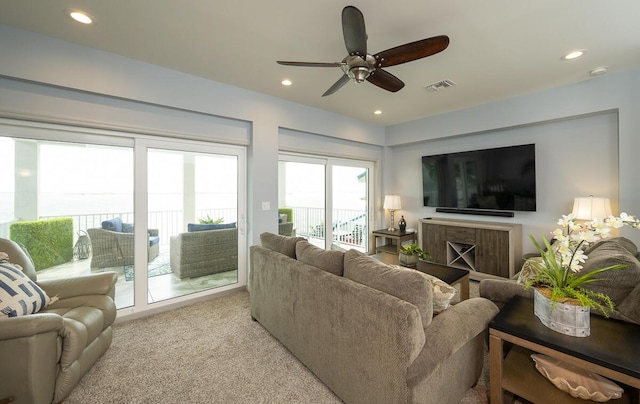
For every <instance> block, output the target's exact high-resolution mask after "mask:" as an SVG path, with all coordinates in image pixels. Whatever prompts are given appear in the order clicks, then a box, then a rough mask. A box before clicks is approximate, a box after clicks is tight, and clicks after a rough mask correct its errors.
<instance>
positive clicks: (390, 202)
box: [382, 195, 402, 210]
mask: <svg viewBox="0 0 640 404" xmlns="http://www.w3.org/2000/svg"><path fill="white" fill-rule="evenodd" d="M382 207H383V208H384V209H388V210H396V209H402V203H401V202H400V197H399V196H398V195H385V196H384V205H383V206H382Z"/></svg>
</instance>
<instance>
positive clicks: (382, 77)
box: [278, 6, 449, 97]
mask: <svg viewBox="0 0 640 404" xmlns="http://www.w3.org/2000/svg"><path fill="white" fill-rule="evenodd" d="M342 33H343V36H344V44H345V46H346V47H347V52H349V55H348V56H347V57H345V58H344V59H342V62H333V63H332V62H329V63H321V62H320V63H316V62H286V61H281V60H279V61H278V63H279V64H281V65H285V66H306V67H341V68H342V70H343V71H344V74H343V75H342V77H340V79H338V81H336V82H335V83H334V84H333V85H332V86H331V87H330V88H329V89H328V90H327V91H325V93H324V94H322V96H323V97H325V96H327V95H331V94H333V93H335V92H336V91H338V90H339V89H340V88H342V86H344V85H345V84H346V83H347V82H348V81H349V80H354V81H355V82H356V83H362V82H363V81H365V80H367V81H368V82H369V83H371V84H374V85H376V86H378V87H380V88H383V89H385V90H387V91H391V92H396V91H398V90H400V89H401V88H402V87H404V83H403V82H402V80H400V79H399V78H397V77H396V76H394V75H393V74H391V73H389V72H387V71H386V70H383V69H382V68H383V67H389V66H395V65H399V64H402V63H407V62H411V61H413V60H417V59H421V58H424V57H427V56H431V55H434V54H436V53H438V52H442V51H443V50H445V49H447V46H449V37H448V36H446V35H440V36H435V37H432V38H427V39H423V40H420V41H416V42H411V43H407V44H404V45H400V46H396V47H395V48H391V49H387V50H385V51H382V52H379V53H376V54H375V55H370V54H368V53H367V32H366V31H365V26H364V16H363V15H362V13H361V12H360V10H358V9H357V8H355V7H354V6H347V7H345V8H344V9H343V10H342Z"/></svg>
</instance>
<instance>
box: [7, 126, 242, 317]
mask: <svg viewBox="0 0 640 404" xmlns="http://www.w3.org/2000/svg"><path fill="white" fill-rule="evenodd" d="M0 150H2V152H3V158H2V159H0V184H2V189H1V190H0V237H1V238H7V239H12V240H14V241H16V242H18V243H20V244H21V245H23V246H24V248H25V249H26V250H27V251H28V253H29V254H30V255H31V257H32V259H33V261H34V264H35V267H36V270H37V275H38V279H39V280H44V279H50V278H73V277H75V276H81V275H86V274H91V273H95V272H104V271H112V272H115V273H117V274H118V281H117V284H116V293H115V303H116V307H117V308H118V309H124V312H125V313H126V314H128V313H129V312H134V311H140V310H145V309H146V308H147V307H148V306H149V305H150V304H158V303H160V302H167V301H168V300H169V299H182V300H187V299H189V298H190V297H189V296H187V295H192V294H200V295H202V294H206V293H209V292H211V290H212V289H217V288H222V289H224V288H225V287H229V288H230V287H233V286H234V285H237V284H239V283H242V284H244V283H245V282H246V270H245V269H246V258H245V257H246V247H245V245H246V236H245V233H244V228H245V227H244V225H245V223H244V218H245V212H246V202H245V192H244V190H245V188H246V186H245V175H246V174H245V165H246V163H245V162H246V157H245V156H246V151H245V148H243V147H240V146H226V145H219V144H211V143H205V142H195V141H186V140H178V139H172V140H171V139H170V140H156V139H155V138H150V137H149V136H142V135H135V134H130V133H120V132H111V131H104V130H93V129H87V128H77V127H66V126H62V125H48V124H36V123H32V122H19V121H11V120H1V119H0ZM42 229H46V230H45V231H43V230H42Z"/></svg>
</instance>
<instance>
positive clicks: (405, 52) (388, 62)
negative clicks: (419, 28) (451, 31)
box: [375, 35, 449, 67]
mask: <svg viewBox="0 0 640 404" xmlns="http://www.w3.org/2000/svg"><path fill="white" fill-rule="evenodd" d="M447 46H449V37H448V36H446V35H440V36H434V37H433V38H427V39H423V40H421V41H415V42H411V43H408V44H404V45H400V46H396V47H395V48H391V49H387V50H385V51H382V52H380V53H378V54H377V55H375V58H376V59H377V60H378V65H379V66H380V67H389V66H395V65H399V64H401V63H407V62H411V61H413V60H417V59H421V58H424V57H427V56H431V55H434V54H436V53H438V52H442V51H443V50H445V49H447Z"/></svg>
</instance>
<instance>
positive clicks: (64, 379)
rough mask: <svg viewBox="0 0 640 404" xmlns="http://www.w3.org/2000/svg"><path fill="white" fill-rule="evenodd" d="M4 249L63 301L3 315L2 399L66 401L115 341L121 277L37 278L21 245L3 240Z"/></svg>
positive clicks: (36, 403) (0, 344)
mask: <svg viewBox="0 0 640 404" xmlns="http://www.w3.org/2000/svg"><path fill="white" fill-rule="evenodd" d="M0 251H3V252H6V253H7V254H8V255H9V258H10V262H12V263H13V264H18V265H20V266H21V267H22V270H23V273H24V274H25V275H27V276H28V277H29V278H30V279H31V280H32V281H34V282H36V284H37V285H38V286H40V287H41V288H42V289H43V290H44V291H45V292H46V293H47V295H48V296H50V297H53V296H58V299H59V300H58V301H56V302H54V303H52V304H50V305H49V306H47V307H45V308H44V309H43V310H41V311H39V312H38V313H36V314H29V315H25V316H20V317H0V358H2V360H0V381H1V382H0V398H7V397H12V398H13V399H14V400H15V401H16V402H17V403H33V404H40V403H47V404H50V403H58V402H61V401H62V400H63V399H64V398H65V397H67V396H68V395H69V393H70V392H71V391H72V390H73V388H74V387H75V386H76V385H77V384H78V381H79V380H80V379H81V378H82V377H83V376H84V375H85V373H87V372H88V371H89V369H91V367H92V366H93V365H94V364H95V362H96V361H97V360H98V358H100V356H102V354H103V353H104V352H105V351H106V350H107V349H108V348H109V346H110V345H111V339H112V330H111V325H112V324H113V322H114V320H115V318H116V307H115V304H114V302H113V298H114V295H115V283H116V280H117V275H116V274H115V273H112V272H104V273H99V274H92V275H87V276H80V277H75V278H65V279H57V280H48V281H42V282H38V281H37V279H36V272H35V269H34V267H33V264H32V262H31V260H30V258H29V257H28V255H26V254H25V252H24V251H23V250H22V249H21V248H20V246H19V245H18V244H16V243H15V242H13V241H11V240H6V239H0Z"/></svg>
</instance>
